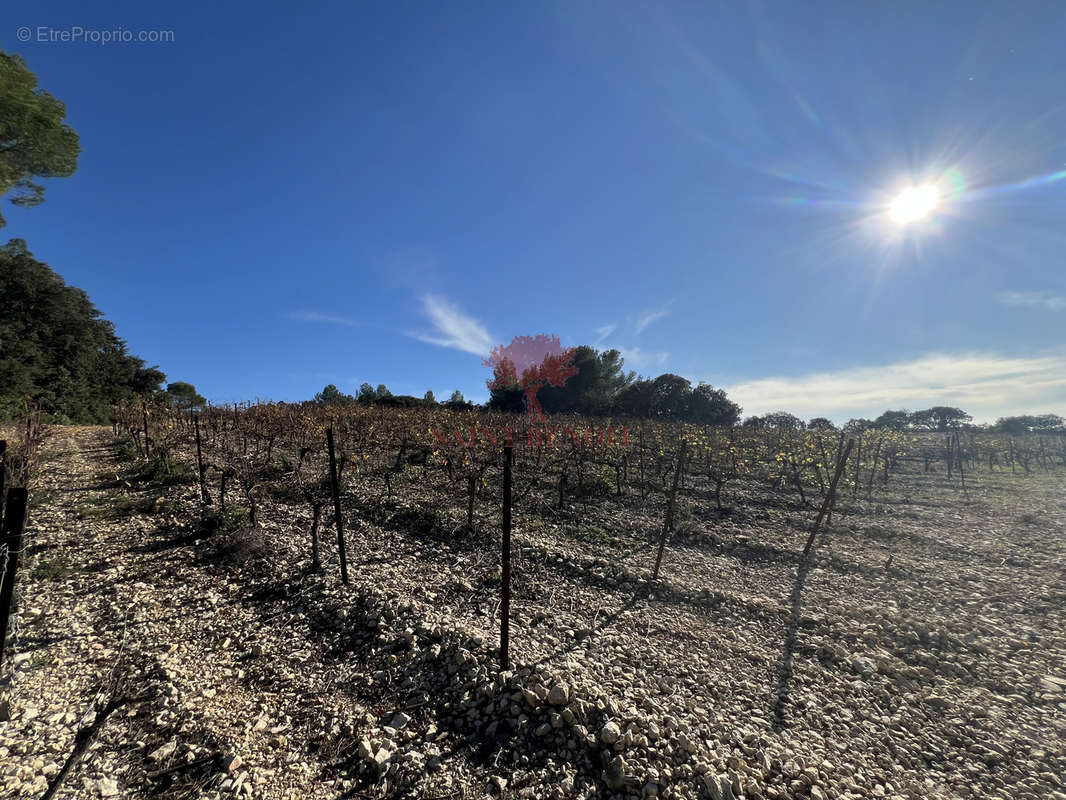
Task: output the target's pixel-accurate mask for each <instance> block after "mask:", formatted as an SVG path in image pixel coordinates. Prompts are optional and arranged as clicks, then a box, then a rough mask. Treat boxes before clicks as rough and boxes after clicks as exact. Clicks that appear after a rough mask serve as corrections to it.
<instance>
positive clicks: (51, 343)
mask: <svg viewBox="0 0 1066 800" xmlns="http://www.w3.org/2000/svg"><path fill="white" fill-rule="evenodd" d="M0 343H2V347H0V420H3V419H10V418H11V417H13V416H15V415H17V414H18V413H19V412H20V410H21V409H22V408H23V406H24V403H25V402H26V401H29V402H32V403H37V404H39V405H40V407H41V410H42V411H44V412H45V413H46V414H50V415H55V416H54V418H60V419H61V418H63V417H65V418H67V419H68V420H70V421H73V422H78V423H100V422H106V421H108V419H109V418H110V414H111V407H112V406H113V405H114V404H115V403H118V402H120V401H122V400H126V399H129V398H131V397H133V396H134V395H137V394H146V393H152V392H157V391H159V385H160V383H162V382H163V380H165V378H166V376H165V375H164V374H163V373H162V372H160V371H159V370H158V369H157V368H155V367H146V366H145V364H144V361H142V360H141V359H139V358H136V357H134V356H132V355H130V354H129V353H128V352H127V351H126V343H125V342H124V341H122V340H121V339H119V338H118V336H116V335H115V329H114V326H113V325H112V324H111V323H110V322H108V321H107V320H105V319H103V318H101V316H100V312H99V311H98V310H97V309H96V308H95V307H94V306H93V304H92V303H91V302H90V301H89V297H88V295H86V294H85V292H83V291H82V290H81V289H77V288H74V287H73V286H67V285H66V283H64V281H63V279H62V278H61V277H60V276H59V275H57V274H56V273H55V272H54V271H53V270H52V269H51V268H50V267H48V265H47V264H42V263H41V262H39V261H37V260H36V259H34V258H33V256H32V254H30V252H29V251H28V250H27V249H26V243H25V242H23V241H22V240H21V239H12V240H11V241H10V242H8V243H7V245H6V246H4V247H0Z"/></svg>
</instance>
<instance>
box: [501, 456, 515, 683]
mask: <svg viewBox="0 0 1066 800" xmlns="http://www.w3.org/2000/svg"><path fill="white" fill-rule="evenodd" d="M513 460H514V453H513V450H512V446H511V445H510V444H507V445H504V448H503V536H502V537H501V542H500V671H501V672H502V671H503V670H505V669H507V665H508V657H507V651H508V648H509V646H510V643H511V465H512V462H513Z"/></svg>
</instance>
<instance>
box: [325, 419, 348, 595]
mask: <svg viewBox="0 0 1066 800" xmlns="http://www.w3.org/2000/svg"><path fill="white" fill-rule="evenodd" d="M326 445H327V449H328V450H329V490H330V493H331V494H332V495H333V517H334V520H335V522H336V525H337V552H338V553H339V554H340V558H341V583H343V584H345V585H347V584H348V554H347V553H346V552H345V550H344V518H343V517H342V516H341V492H340V484H339V482H338V481H337V456H336V455H335V453H334V450H333V423H330V426H329V427H328V428H326Z"/></svg>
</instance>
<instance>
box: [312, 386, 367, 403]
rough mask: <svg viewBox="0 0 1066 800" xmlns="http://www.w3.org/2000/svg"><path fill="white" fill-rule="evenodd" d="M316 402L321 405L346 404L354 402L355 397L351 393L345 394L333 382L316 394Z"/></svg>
mask: <svg viewBox="0 0 1066 800" xmlns="http://www.w3.org/2000/svg"><path fill="white" fill-rule="evenodd" d="M363 385H364V386H366V385H367V384H365V383H364V384H363ZM315 402H316V403H318V404H319V405H320V406H346V405H351V404H352V403H354V402H355V398H354V397H352V396H351V395H350V394H345V393H344V392H342V391H341V390H340V389H338V388H337V387H336V386H334V385H333V384H332V383H331V384H329V385H327V386H326V387H324V388H323V389H322V391H321V392H319V393H318V394H316V395H315Z"/></svg>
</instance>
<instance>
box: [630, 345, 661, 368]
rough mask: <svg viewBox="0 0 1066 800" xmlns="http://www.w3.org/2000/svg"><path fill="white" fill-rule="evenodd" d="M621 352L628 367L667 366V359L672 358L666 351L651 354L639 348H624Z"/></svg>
mask: <svg viewBox="0 0 1066 800" xmlns="http://www.w3.org/2000/svg"><path fill="white" fill-rule="evenodd" d="M619 350H620V351H621V353H622V358H623V359H624V360H625V364H626V366H627V367H648V366H658V365H661V364H665V363H666V359H668V358H669V357H670V354H669V353H667V352H665V351H659V352H650V351H648V350H641V349H640V348H639V347H622V348H619Z"/></svg>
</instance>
